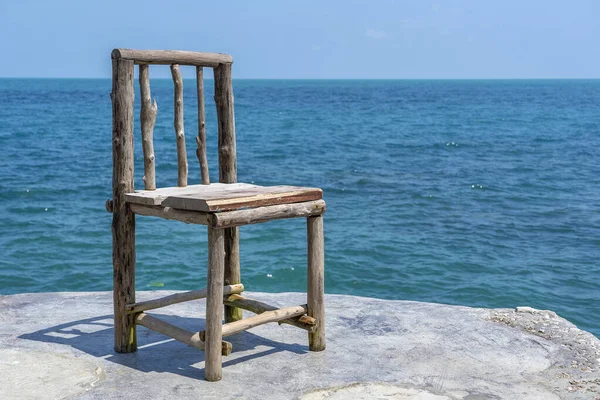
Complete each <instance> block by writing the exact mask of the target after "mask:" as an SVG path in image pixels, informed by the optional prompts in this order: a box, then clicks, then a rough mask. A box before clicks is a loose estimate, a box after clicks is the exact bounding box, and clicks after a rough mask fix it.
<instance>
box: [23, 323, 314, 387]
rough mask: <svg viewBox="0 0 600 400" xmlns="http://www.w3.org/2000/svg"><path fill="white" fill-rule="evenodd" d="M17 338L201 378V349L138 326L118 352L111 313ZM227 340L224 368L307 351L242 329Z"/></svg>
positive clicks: (195, 325)
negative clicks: (130, 348)
mask: <svg viewBox="0 0 600 400" xmlns="http://www.w3.org/2000/svg"><path fill="white" fill-rule="evenodd" d="M158 317H159V318H160V319H161V320H163V321H165V322H168V323H170V324H173V325H176V326H179V327H181V328H184V329H187V330H189V331H192V332H194V331H199V330H202V329H204V327H205V320H204V319H202V318H183V317H178V316H174V315H163V314H160V315H158ZM18 338H19V339H26V340H33V341H38V342H46V343H57V344H61V345H67V346H71V347H73V348H75V349H78V350H80V351H83V352H85V353H87V354H90V355H92V356H94V357H99V358H103V359H105V360H108V361H111V362H114V363H116V364H120V365H123V366H126V367H129V368H133V369H136V370H138V371H142V372H170V373H173V374H178V375H181V376H184V377H188V378H193V379H203V378H204V367H201V368H200V367H198V366H195V364H197V363H201V362H204V351H202V350H199V349H196V348H194V347H191V346H187V345H185V344H183V343H180V342H178V341H176V340H174V339H171V338H169V337H167V336H164V335H162V334H160V333H157V332H154V331H152V330H150V329H146V328H144V327H141V326H138V327H137V342H138V350H137V352H135V353H127V354H123V353H117V352H116V351H115V350H114V348H113V341H114V328H113V316H112V315H111V314H108V315H102V316H98V317H93V318H87V319H81V320H77V321H72V322H68V323H65V324H61V325H56V326H52V327H49V328H46V329H41V330H38V331H35V332H32V333H26V334H23V335H21V336H19V337H18ZM226 340H227V341H229V342H231V343H232V344H233V353H232V354H231V355H230V356H228V357H223V368H227V367H228V366H232V365H236V364H238V363H241V362H244V361H248V360H252V359H255V358H259V357H265V356H268V355H269V354H274V353H278V352H281V351H289V352H292V353H296V354H306V353H308V346H303V345H299V344H286V343H281V342H276V341H272V340H270V339H267V338H264V337H261V336H258V335H254V334H252V333H250V332H242V333H239V334H237V335H234V336H230V337H227V339H226ZM259 346H267V347H270V348H269V349H267V350H264V351H259V352H253V353H251V354H245V355H242V356H237V357H236V353H239V352H243V351H249V350H253V349H256V348H257V347H259Z"/></svg>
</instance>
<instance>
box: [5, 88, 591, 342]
mask: <svg viewBox="0 0 600 400" xmlns="http://www.w3.org/2000/svg"><path fill="white" fill-rule="evenodd" d="M137 90H138V89H137V88H136V103H135V116H136V121H135V163H136V165H135V185H136V189H143V182H142V175H143V159H142V152H141V145H140V143H141V139H140V132H139V127H140V124H139V118H138V117H139V97H140V96H139V91H137ZM195 90H196V89H195V82H194V80H185V82H184V105H185V108H184V109H185V117H186V119H185V135H186V139H187V153H188V154H187V156H188V161H189V171H190V184H195V183H199V181H200V170H199V165H198V163H197V159H196V157H195V152H194V150H195V141H194V136H196V135H197V104H196V94H195V93H196V92H195ZM205 90H206V93H205V98H206V114H207V137H208V153H209V155H208V162H209V167H210V174H211V179H212V181H213V182H216V181H218V166H217V126H216V116H215V108H214V101H213V94H212V93H213V82H212V81H211V80H207V81H206V88H205ZM110 91H111V81H110V79H98V80H94V79H0V201H1V206H2V207H1V211H0V253H1V257H0V294H14V293H29V292H55V291H60V292H64V291H108V290H111V289H112V258H111V244H112V239H111V214H108V213H107V212H106V210H105V201H106V200H107V199H109V198H110V197H111V180H112V156H111V101H110V97H109V93H110ZM234 93H235V111H236V115H235V118H236V134H237V156H238V158H237V160H238V179H239V181H240V182H248V183H254V184H260V185H278V184H289V185H302V186H314V187H320V188H322V189H323V191H324V198H325V200H326V202H327V212H326V214H325V219H324V223H325V249H326V254H325V290H326V293H340V294H349V295H356V296H368V297H377V298H382V299H397V300H415V301H423V302H436V303H447V304H458V305H465V306H472V307H516V306H531V307H535V308H539V309H549V310H553V311H555V312H557V313H558V314H559V315H560V316H562V317H565V318H567V319H568V320H570V321H571V322H573V323H574V324H576V325H577V326H578V327H580V328H582V329H585V330H588V331H590V332H592V333H594V334H595V335H596V336H599V337H600V313H598V304H600V279H599V278H600V150H599V149H600V80H234ZM152 96H153V97H154V98H156V101H157V103H158V118H157V123H156V128H155V133H154V136H155V153H156V165H157V171H156V175H157V184H158V186H176V185H177V160H176V145H175V133H174V128H173V84H172V82H171V81H170V80H168V79H166V80H163V79H153V80H152ZM136 224H137V232H136V235H137V236H136V238H137V280H136V289H137V290H157V289H160V290H184V289H185V290H193V289H198V288H201V287H204V286H205V283H206V264H207V234H206V227H204V226H200V225H185V224H183V223H179V222H173V221H163V220H160V219H156V218H153V217H138V218H137V222H136ZM240 235H241V245H240V246H241V265H242V280H243V282H244V285H245V287H246V290H249V291H264V292H281V291H304V290H305V287H306V226H305V220H304V219H294V220H281V221H274V222H269V223H266V224H259V225H252V226H245V227H242V228H241V234H240ZM398 312H399V313H401V312H402V306H401V305H399V307H398Z"/></svg>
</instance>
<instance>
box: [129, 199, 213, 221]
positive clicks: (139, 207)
mask: <svg viewBox="0 0 600 400" xmlns="http://www.w3.org/2000/svg"><path fill="white" fill-rule="evenodd" d="M129 207H130V208H131V211H133V213H135V214H138V215H146V216H149V217H158V218H163V219H169V220H173V221H181V222H183V223H186V224H199V225H211V224H212V217H211V216H210V214H206V213H202V212H198V211H186V210H178V209H176V208H170V207H161V206H147V205H143V204H135V203H130V204H129Z"/></svg>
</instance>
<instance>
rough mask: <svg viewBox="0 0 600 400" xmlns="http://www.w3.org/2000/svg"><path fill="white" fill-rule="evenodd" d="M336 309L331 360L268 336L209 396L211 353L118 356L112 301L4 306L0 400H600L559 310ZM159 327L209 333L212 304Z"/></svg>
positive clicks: (281, 332) (12, 299) (331, 306)
mask: <svg viewBox="0 0 600 400" xmlns="http://www.w3.org/2000/svg"><path fill="white" fill-rule="evenodd" d="M170 293H172V292H164V291H163V292H138V300H147V299H150V298H155V297H159V296H164V295H166V294H170ZM246 295H248V296H250V297H253V298H257V299H260V300H262V301H266V302H268V303H272V304H275V305H296V304H302V303H304V302H305V296H304V295H303V294H300V293H286V294H264V293H253V294H250V293H246ZM326 300H327V331H326V332H327V333H326V334H327V350H325V351H324V352H320V353H311V352H309V351H308V346H307V338H306V333H305V332H304V331H301V330H299V329H297V328H294V327H291V326H285V325H284V326H278V325H277V324H268V325H263V326H261V327H257V328H254V329H252V330H251V331H249V332H245V333H242V334H239V335H236V336H233V337H231V342H232V343H233V351H234V352H233V354H231V355H230V356H229V357H225V358H224V361H225V362H224V368H223V380H222V381H220V382H216V383H209V382H206V381H204V380H203V375H204V371H203V367H204V353H203V352H202V351H199V350H196V349H194V348H191V347H187V346H185V345H184V344H181V343H179V342H176V341H173V340H170V339H169V338H167V337H164V336H162V335H160V334H158V333H154V332H151V331H149V330H147V329H145V328H143V327H139V328H138V344H139V350H138V351H137V353H133V354H117V353H115V352H114V351H113V348H112V345H113V329H112V316H111V313H112V294H111V293H105V292H98V293H46V294H22V295H14V296H0V399H60V398H76V399H103V400H104V399H120V400H122V399H169V398H178V399H188V398H189V399H192V398H193V399H198V398H202V399H229V398H244V399H293V398H299V399H304V400H316V399H325V398H327V399H329V400H336V399H373V398H381V399H383V398H385V399H432V400H433V399H435V400H441V399H465V400H478V399H600V341H599V340H598V339H597V338H596V337H594V336H593V335H591V334H590V333H587V332H584V331H581V330H579V329H577V328H576V327H575V326H574V325H572V324H571V323H569V322H568V321H566V320H564V319H562V318H560V317H558V316H556V314H554V313H553V312H551V311H538V310H533V309H528V308H524V309H519V312H516V311H515V310H509V309H497V310H489V309H474V308H468V307H457V306H447V305H439V304H429V303H417V302H406V301H385V300H377V299H370V298H360V297H352V296H338V295H327V296H326ZM155 314H162V315H163V318H164V319H165V320H167V321H169V322H171V323H174V324H177V325H179V326H181V327H184V328H186V329H188V330H194V331H195V330H200V329H203V328H204V319H203V317H204V301H194V302H190V303H184V304H179V305H174V306H171V307H168V308H165V309H160V310H158V311H156V313H155Z"/></svg>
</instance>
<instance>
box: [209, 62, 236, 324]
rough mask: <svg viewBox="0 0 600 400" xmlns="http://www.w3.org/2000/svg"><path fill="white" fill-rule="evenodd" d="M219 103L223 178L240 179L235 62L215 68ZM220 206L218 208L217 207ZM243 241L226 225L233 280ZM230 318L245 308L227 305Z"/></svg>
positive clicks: (227, 268) (227, 259) (227, 267)
mask: <svg viewBox="0 0 600 400" xmlns="http://www.w3.org/2000/svg"><path fill="white" fill-rule="evenodd" d="M213 72H214V78H215V80H214V82H215V83H214V84H215V104H216V107H217V125H218V128H219V129H218V131H219V182H222V183H230V184H232V183H236V182H237V155H236V142H235V140H236V139H235V114H234V109H233V86H232V81H231V64H221V65H219V66H218V67H216V68H214V70H213ZM215 210H216V209H215ZM239 254H240V241H239V230H238V228H226V229H225V275H226V276H227V278H228V279H230V280H232V281H235V280H237V281H239V278H240V275H241V273H240V256H239ZM225 316H226V318H227V322H233V321H237V320H240V319H241V318H242V311H241V310H237V309H232V308H230V307H229V306H226V307H225Z"/></svg>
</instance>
